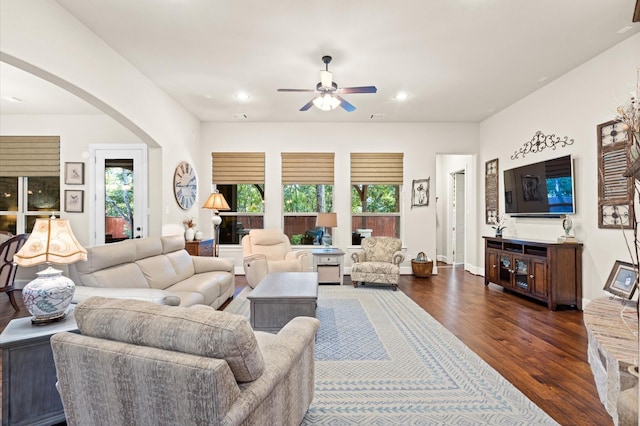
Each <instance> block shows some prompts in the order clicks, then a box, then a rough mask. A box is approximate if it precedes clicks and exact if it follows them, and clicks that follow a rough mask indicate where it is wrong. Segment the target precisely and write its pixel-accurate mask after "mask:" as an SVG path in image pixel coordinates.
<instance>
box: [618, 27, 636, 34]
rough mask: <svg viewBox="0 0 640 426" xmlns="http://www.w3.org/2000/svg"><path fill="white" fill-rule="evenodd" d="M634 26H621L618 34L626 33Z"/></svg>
mask: <svg viewBox="0 0 640 426" xmlns="http://www.w3.org/2000/svg"><path fill="white" fill-rule="evenodd" d="M632 28H633V26H631V25H627V26H625V27H622V28H620V29H619V30H618V34H624V33H626V32H627V31H629V30H630V29H632Z"/></svg>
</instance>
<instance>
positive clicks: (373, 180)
mask: <svg viewBox="0 0 640 426" xmlns="http://www.w3.org/2000/svg"><path fill="white" fill-rule="evenodd" d="M403 160H404V154H403V153H401V152H399V153H396V152H389V153H385V152H381V153H355V152H352V153H351V184H352V185H402V182H403V179H404V171H403V170H404V169H403Z"/></svg>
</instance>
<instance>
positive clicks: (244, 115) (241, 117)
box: [233, 112, 249, 120]
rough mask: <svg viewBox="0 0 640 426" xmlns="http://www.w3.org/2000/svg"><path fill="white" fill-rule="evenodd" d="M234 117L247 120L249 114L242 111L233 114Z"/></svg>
mask: <svg viewBox="0 0 640 426" xmlns="http://www.w3.org/2000/svg"><path fill="white" fill-rule="evenodd" d="M233 118H235V119H236V120H246V119H248V118H249V117H248V116H247V114H243V113H241V112H240V113H236V114H233Z"/></svg>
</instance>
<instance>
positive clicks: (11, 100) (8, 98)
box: [2, 96, 22, 103]
mask: <svg viewBox="0 0 640 426" xmlns="http://www.w3.org/2000/svg"><path fill="white" fill-rule="evenodd" d="M2 99H4V100H5V101H8V102H16V103H19V102H22V99H18V98H16V97H15V96H3V97H2Z"/></svg>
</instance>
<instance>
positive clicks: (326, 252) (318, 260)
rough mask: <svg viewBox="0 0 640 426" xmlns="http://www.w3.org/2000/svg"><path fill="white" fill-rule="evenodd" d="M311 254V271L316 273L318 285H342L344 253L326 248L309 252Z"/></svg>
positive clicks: (332, 248)
mask: <svg viewBox="0 0 640 426" xmlns="http://www.w3.org/2000/svg"><path fill="white" fill-rule="evenodd" d="M311 254H312V255H313V271H314V272H317V273H318V284H340V285H342V284H343V282H344V275H343V271H342V269H343V268H342V265H343V263H344V252H343V251H342V250H340V249H338V248H334V247H328V248H323V249H315V250H311Z"/></svg>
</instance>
